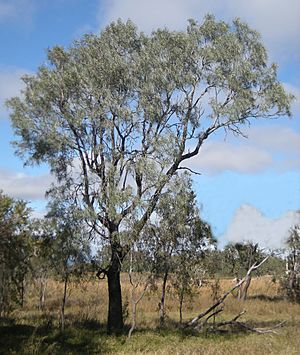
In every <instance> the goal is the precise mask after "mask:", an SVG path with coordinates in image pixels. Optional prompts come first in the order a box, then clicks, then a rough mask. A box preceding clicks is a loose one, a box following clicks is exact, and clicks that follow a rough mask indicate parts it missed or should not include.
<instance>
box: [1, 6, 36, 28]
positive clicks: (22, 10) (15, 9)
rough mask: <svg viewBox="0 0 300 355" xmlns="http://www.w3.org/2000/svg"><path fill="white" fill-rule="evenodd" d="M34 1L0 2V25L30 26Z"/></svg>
mask: <svg viewBox="0 0 300 355" xmlns="http://www.w3.org/2000/svg"><path fill="white" fill-rule="evenodd" d="M35 5H36V1H35V0H0V24H1V23H14V24H15V23H18V25H19V24H21V25H24V24H26V25H28V24H31V21H32V17H33V14H34V10H35Z"/></svg>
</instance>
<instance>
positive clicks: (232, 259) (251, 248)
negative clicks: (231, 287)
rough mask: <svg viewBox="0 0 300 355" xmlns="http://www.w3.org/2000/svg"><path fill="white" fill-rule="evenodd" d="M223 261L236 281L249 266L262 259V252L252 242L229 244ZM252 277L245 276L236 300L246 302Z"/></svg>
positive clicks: (249, 275)
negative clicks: (229, 267)
mask: <svg viewBox="0 0 300 355" xmlns="http://www.w3.org/2000/svg"><path fill="white" fill-rule="evenodd" d="M224 253H225V260H226V262H227V264H228V265H230V266H231V273H233V274H234V275H235V276H236V278H237V280H239V279H240V278H241V277H242V275H244V274H245V273H246V272H247V270H249V269H250V267H251V265H252V264H253V263H255V262H258V261H259V260H260V259H262V258H263V257H264V254H263V252H262V251H261V250H260V249H259V247H258V244H254V243H252V242H246V243H234V244H233V243H229V244H228V245H227V246H226V247H225V249H224ZM251 279H252V275H251V273H249V274H247V276H246V279H245V282H244V283H243V285H241V286H242V287H240V288H239V289H238V291H239V294H238V299H241V300H244V301H245V300H246V299H247V294H248V289H249V287H250V284H251Z"/></svg>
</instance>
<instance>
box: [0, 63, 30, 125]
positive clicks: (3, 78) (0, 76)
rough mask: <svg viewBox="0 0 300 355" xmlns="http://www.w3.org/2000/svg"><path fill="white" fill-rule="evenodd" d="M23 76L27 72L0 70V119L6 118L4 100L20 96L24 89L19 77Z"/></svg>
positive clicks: (13, 68)
mask: <svg viewBox="0 0 300 355" xmlns="http://www.w3.org/2000/svg"><path fill="white" fill-rule="evenodd" d="M25 74H28V71H26V70H25V69H22V68H15V67H8V68H7V67H6V68H0V118H3V117H7V113H8V112H7V110H6V108H5V105H4V103H5V100H6V99H8V98H10V97H13V96H18V95H19V94H20V90H21V89H22V88H23V87H24V83H23V82H22V80H21V77H22V76H23V75H25Z"/></svg>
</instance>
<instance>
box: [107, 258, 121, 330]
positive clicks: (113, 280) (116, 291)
mask: <svg viewBox="0 0 300 355" xmlns="http://www.w3.org/2000/svg"><path fill="white" fill-rule="evenodd" d="M114 260H115V262H114V263H113V264H112V265H111V267H110V268H109V270H108V271H107V282H108V319H107V332H108V333H109V334H119V333H121V332H122V330H123V326H124V323H123V309H122V292H121V283H120V265H119V262H118V260H116V259H114Z"/></svg>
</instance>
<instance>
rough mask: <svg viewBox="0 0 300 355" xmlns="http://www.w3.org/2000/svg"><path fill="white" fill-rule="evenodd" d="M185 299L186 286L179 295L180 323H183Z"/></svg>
mask: <svg viewBox="0 0 300 355" xmlns="http://www.w3.org/2000/svg"><path fill="white" fill-rule="evenodd" d="M183 299H184V288H183V287H182V289H181V290H180V295H179V323H180V324H181V323H182V308H183Z"/></svg>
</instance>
